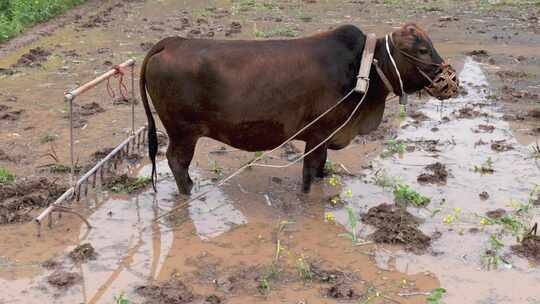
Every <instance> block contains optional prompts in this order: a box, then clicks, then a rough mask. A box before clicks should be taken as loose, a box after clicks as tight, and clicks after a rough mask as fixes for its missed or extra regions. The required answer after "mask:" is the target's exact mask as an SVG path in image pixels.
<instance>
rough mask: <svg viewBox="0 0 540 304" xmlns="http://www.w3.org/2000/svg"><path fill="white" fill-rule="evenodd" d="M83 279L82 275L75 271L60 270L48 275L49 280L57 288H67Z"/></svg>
mask: <svg viewBox="0 0 540 304" xmlns="http://www.w3.org/2000/svg"><path fill="white" fill-rule="evenodd" d="M81 280H82V278H81V276H80V275H79V274H78V273H75V272H67V271H63V270H58V271H55V272H53V273H52V274H51V275H49V276H48V277H47V282H49V284H51V285H52V286H54V287H56V288H62V289H67V288H69V287H71V286H73V285H75V284H76V283H78V282H80V281H81Z"/></svg>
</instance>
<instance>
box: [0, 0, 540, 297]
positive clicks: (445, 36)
mask: <svg viewBox="0 0 540 304" xmlns="http://www.w3.org/2000/svg"><path fill="white" fill-rule="evenodd" d="M539 18H540V6H539V5H538V2H537V1H529V2H528V3H524V1H523V2H520V1H499V2H497V1H459V3H455V2H454V1H430V0H422V1H387V0H384V1H383V0H379V1H377V0H375V1H332V0H326V1H322V0H313V1H307V0H304V1H301V0H295V1H278V0H271V1H270V0H269V1H248V0H234V1H221V0H220V1H190V0H184V1H173V0H162V1H143V0H123V1H122V0H109V1H105V0H90V1H87V3H86V4H84V5H82V6H80V7H78V8H76V9H74V10H72V11H70V12H68V13H67V14H66V15H64V16H61V17H59V18H57V19H55V20H52V21H50V22H48V23H46V24H42V25H38V26H36V27H35V28H33V29H30V30H29V31H28V32H27V33H26V34H24V35H22V36H21V37H18V38H16V39H14V40H12V41H10V42H8V43H6V44H3V45H0V168H4V169H6V170H8V171H9V172H11V173H12V174H13V175H14V180H13V178H11V177H5V179H6V182H5V183H4V182H2V183H0V241H1V242H0V304H2V303H44V302H45V303H186V304H187V303H212V304H214V303H298V304H299V303H344V302H345V303H426V302H427V303H460V304H461V303H527V304H528V303H540V292H539V291H538V283H540V272H539V266H538V263H540V236H539V235H536V230H535V229H533V228H534V224H535V223H536V222H538V220H539V219H540V216H539V215H540V213H539V211H538V208H539V207H540V192H539V191H540V189H538V187H539V185H540V148H539V147H538V143H537V140H538V137H539V136H540V103H539V94H540V81H539V77H540V52H539V49H540V21H539ZM407 21H415V22H418V23H419V24H420V25H421V26H422V27H424V28H426V29H427V31H428V33H429V34H430V36H431V37H432V40H433V41H434V43H435V47H436V48H437V49H438V51H439V53H440V54H441V55H442V56H443V57H445V58H448V60H449V61H450V62H451V63H452V64H453V65H454V66H456V67H457V68H458V72H459V75H460V79H461V81H462V88H461V94H460V96H459V97H457V98H454V99H451V100H449V101H445V102H443V103H441V102H439V101H435V100H432V99H429V98H426V97H422V98H418V97H413V96H411V97H412V98H411V99H412V100H411V102H410V103H411V104H410V105H409V106H408V108H407V112H406V113H400V110H399V107H398V105H397V102H396V101H395V100H392V101H388V103H387V107H386V111H385V120H384V123H383V124H382V125H381V126H380V127H379V128H378V130H376V131H375V132H373V133H372V134H369V135H367V136H362V137H358V138H356V139H355V140H354V143H353V144H351V145H350V146H349V147H347V148H346V149H344V150H342V151H337V152H336V151H331V152H330V154H329V160H330V162H329V163H328V166H327V171H328V172H329V173H330V174H329V177H328V178H326V179H324V180H321V181H319V182H318V183H316V184H315V185H314V186H313V188H312V191H311V193H310V194H309V195H305V194H301V191H300V183H301V178H300V176H301V174H300V173H301V166H300V165H295V166H292V167H289V168H287V169H269V168H254V169H250V170H247V171H245V172H244V173H242V174H241V175H240V176H238V177H237V178H235V179H233V180H231V181H230V182H228V183H227V184H226V185H225V186H224V187H222V188H220V189H219V190H218V191H215V192H212V193H210V194H209V195H208V196H207V197H206V198H204V199H201V200H197V201H195V202H193V203H192V204H190V205H189V206H188V207H187V208H182V209H181V210H180V211H179V212H175V213H173V214H172V215H170V216H166V217H164V218H161V219H160V220H155V219H157V218H158V217H159V216H160V215H163V214H165V213H166V212H167V211H168V210H171V209H172V208H175V206H178V205H179V204H181V203H182V201H183V198H182V197H179V196H178V194H177V192H176V186H175V183H174V180H173V178H172V174H171V172H170V169H169V168H168V166H167V162H166V160H165V159H164V158H163V156H161V158H160V161H159V163H158V172H159V183H158V185H157V187H158V190H159V191H158V193H157V194H154V192H153V191H152V190H151V187H149V186H148V185H149V183H148V179H147V177H148V176H149V175H150V168H149V166H148V163H147V158H146V154H145V150H143V149H141V150H140V152H139V153H138V154H137V153H132V154H131V155H128V156H126V157H125V158H124V160H123V163H122V165H121V166H119V168H118V169H117V170H115V171H114V172H108V174H107V176H106V177H104V180H103V181H101V182H102V184H103V185H102V186H101V187H98V189H97V190H96V191H90V193H89V195H88V197H86V198H83V199H82V200H81V201H80V202H78V203H74V204H73V206H72V207H73V209H74V210H77V211H78V212H79V213H81V214H83V215H84V217H85V218H86V219H87V220H88V222H89V224H90V225H91V226H92V229H88V227H87V225H86V224H85V223H83V222H81V221H80V219H79V218H78V217H77V216H76V215H73V214H69V213H62V217H61V219H60V218H59V217H58V214H57V213H55V214H54V219H55V224H54V225H53V227H52V229H48V228H47V229H44V231H43V235H42V236H41V237H40V238H38V237H36V230H35V225H34V224H33V223H32V219H33V217H34V216H36V215H37V214H39V212H40V211H41V210H43V208H44V207H46V206H47V205H49V204H50V203H52V202H53V201H54V200H55V199H56V198H57V197H58V196H59V195H61V194H62V193H63V191H65V189H67V188H68V186H69V183H68V182H69V170H70V167H69V166H70V161H69V146H68V143H69V120H68V118H69V116H68V113H67V105H66V103H65V102H64V101H63V94H64V92H66V91H68V90H70V89H73V88H75V87H77V86H78V85H81V84H83V83H84V82H86V81H88V80H91V79H92V78H94V77H95V76H97V75H98V74H101V73H102V72H105V71H107V70H108V69H110V68H111V66H112V65H114V64H117V63H121V62H123V61H125V60H127V59H129V58H135V59H136V60H137V61H138V62H140V60H141V59H142V58H143V56H144V54H145V52H146V51H147V50H148V49H149V48H151V46H152V45H153V44H154V43H155V42H157V41H159V40H160V39H161V38H164V37H167V36H171V35H181V36H185V37H196V38H206V39H290V38H294V37H297V36H303V35H309V34H313V33H317V32H320V31H324V30H327V29H330V28H333V27H336V26H338V25H340V24H344V23H351V24H355V25H357V26H359V27H360V28H361V29H362V30H364V31H365V32H374V33H376V34H377V35H378V36H381V35H383V34H385V33H388V32H390V31H392V30H393V29H394V28H396V27H398V26H400V25H401V24H403V23H404V22H407ZM137 68H138V67H137ZM135 74H136V75H135V76H136V79H135V80H136V81H135V83H138V81H137V80H138V78H137V75H138V72H137V73H135ZM116 81H117V79H114V80H112V82H111V87H112V89H113V90H114V91H115V94H114V95H115V97H114V98H112V97H111V96H110V95H109V94H108V92H107V89H106V86H105V85H102V86H100V87H98V88H97V89H96V90H93V91H91V92H90V93H89V94H87V95H84V97H81V98H79V99H77V100H76V106H75V111H74V117H75V118H76V123H75V127H76V134H75V138H76V144H75V149H76V155H77V162H76V167H75V169H76V171H77V172H78V173H79V174H80V173H82V172H85V171H86V170H87V169H88V168H90V167H91V166H92V165H93V164H95V163H96V161H98V160H99V159H101V158H102V157H104V156H105V155H106V154H107V152H109V151H111V148H113V147H114V146H116V145H117V144H118V143H120V142H121V141H122V140H123V139H124V138H125V137H126V136H127V134H128V132H129V130H130V127H131V126H130V120H129V119H130V115H131V114H130V106H129V101H127V100H124V99H122V98H118V96H119V92H118V89H117V82H116ZM126 82H127V85H128V87H129V85H130V80H129V78H127V79H126ZM135 90H136V92H138V87H135ZM137 98H138V93H137ZM145 123H146V117H145V116H144V111H143V110H142V107H141V106H140V104H137V111H136V126H142V125H143V124H145ZM161 139H162V141H161V143H162V145H161V149H162V150H164V149H165V147H166V138H165V137H162V138H161ZM302 150H303V143H300V142H294V143H293V144H291V145H288V146H286V148H284V149H282V150H281V151H278V152H276V153H275V154H274V155H272V157H270V158H269V159H268V160H267V162H268V163H276V162H280V161H283V160H290V159H293V158H294V156H295V155H297V154H298V153H299V152H300V151H302ZM253 157H254V155H253V153H247V152H242V151H238V150H235V149H234V148H232V147H227V146H224V145H223V144H221V143H219V142H216V141H213V140H209V139H201V140H200V141H199V143H198V146H197V151H196V157H195V159H194V161H193V163H192V166H191V168H190V170H191V175H192V177H195V178H194V179H195V184H196V187H195V191H196V192H200V191H205V190H206V189H209V188H210V187H211V185H212V184H213V183H215V182H216V181H217V180H219V178H221V177H224V176H226V175H227V174H228V173H232V172H233V171H234V170H235V169H236V168H238V167H239V166H241V165H242V164H244V163H245V162H247V161H249V160H251V159H252V158H253ZM514 282H516V283H514ZM517 282H519V284H517ZM512 283H514V284H512Z"/></svg>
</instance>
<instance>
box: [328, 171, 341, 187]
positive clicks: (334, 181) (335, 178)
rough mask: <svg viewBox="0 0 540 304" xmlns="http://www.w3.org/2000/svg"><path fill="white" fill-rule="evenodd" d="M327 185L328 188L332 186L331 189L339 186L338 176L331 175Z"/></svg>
mask: <svg viewBox="0 0 540 304" xmlns="http://www.w3.org/2000/svg"><path fill="white" fill-rule="evenodd" d="M328 184H329V185H330V186H333V187H336V186H339V185H341V179H340V178H339V176H337V175H335V174H333V175H332V176H331V177H330V178H329V179H328Z"/></svg>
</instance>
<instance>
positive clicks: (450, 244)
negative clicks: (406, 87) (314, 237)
mask: <svg viewBox="0 0 540 304" xmlns="http://www.w3.org/2000/svg"><path fill="white" fill-rule="evenodd" d="M460 80H461V81H462V85H463V87H464V89H465V90H466V91H467V92H468V93H467V94H466V95H464V96H460V97H458V98H455V99H452V100H450V101H445V102H444V104H442V105H441V103H440V102H438V101H435V100H430V101H428V102H427V103H426V104H425V105H423V106H421V107H420V108H419V111H421V112H422V113H424V114H425V115H426V116H427V119H425V120H424V121H420V122H414V120H413V119H411V118H408V119H407V120H406V121H404V122H403V123H402V127H401V129H400V130H399V131H398V138H397V139H398V140H402V141H404V142H406V146H411V147H414V151H412V152H405V153H403V155H402V156H401V157H398V156H392V157H386V158H381V157H379V158H377V159H376V160H374V161H373V169H372V170H367V171H366V172H365V173H366V174H367V176H366V177H365V178H363V179H361V180H359V179H350V180H347V181H346V182H345V185H344V189H351V190H352V193H353V196H352V198H349V199H347V201H348V202H349V205H350V206H351V207H352V208H353V209H355V210H356V211H358V212H361V213H364V212H367V210H368V209H369V208H371V207H373V206H376V205H379V204H381V203H384V202H387V203H392V202H393V200H394V196H393V193H392V188H391V187H390V188H387V189H383V188H381V187H380V186H376V185H375V184H374V182H373V180H374V179H377V177H376V176H379V178H381V176H382V174H381V172H385V176H386V177H387V178H391V177H393V178H399V180H400V181H401V183H405V184H408V185H411V186H412V187H413V188H414V189H415V190H417V191H418V192H419V193H421V194H423V195H426V196H428V197H431V204H430V205H428V207H427V208H426V209H417V208H410V207H409V208H408V210H409V211H410V212H412V213H415V214H416V215H417V216H419V217H421V218H422V219H423V220H424V221H425V222H424V223H423V224H422V225H421V227H420V228H421V230H423V231H424V232H425V233H426V234H428V235H431V234H433V233H434V232H440V233H441V236H440V237H439V238H437V239H436V240H435V241H434V242H432V249H431V252H430V253H428V254H423V255H415V254H412V253H408V252H404V251H396V252H391V253H390V252H389V251H387V250H384V251H379V252H378V253H377V254H376V255H377V258H376V260H377V262H378V265H379V267H382V268H386V269H389V268H390V269H397V270H398V271H402V272H405V273H409V274H413V273H420V272H423V271H431V272H433V273H434V274H436V275H437V277H438V278H439V279H440V281H441V286H442V287H444V288H446V289H447V290H448V295H447V297H445V303H538V301H540V298H539V297H538V291H537V288H536V287H535V286H537V284H538V282H539V281H540V272H539V271H538V269H537V268H534V266H533V267H531V266H530V265H529V263H528V261H526V260H524V259H522V258H519V257H517V256H515V255H510V254H508V253H509V252H510V249H509V245H512V244H515V242H516V239H515V237H513V236H511V235H508V234H506V235H503V236H499V238H501V241H502V242H504V244H505V245H506V246H505V247H504V249H503V251H504V253H502V255H503V256H505V261H506V262H507V263H504V262H500V263H499V267H498V269H497V270H491V271H488V270H485V269H483V267H482V263H483V256H484V253H485V252H486V249H488V248H489V246H490V235H491V234H493V233H495V232H496V228H495V226H494V225H481V224H480V221H481V220H482V218H483V217H485V213H486V212H487V211H490V210H494V209H497V208H503V209H505V210H506V211H507V212H511V211H512V210H513V209H514V210H515V208H516V206H517V204H518V202H521V203H527V202H528V200H529V194H530V192H531V190H533V189H534V187H535V185H537V184H540V172H539V170H538V168H537V167H536V165H535V162H534V160H532V159H530V158H528V157H529V155H530V154H529V153H530V150H529V148H528V147H527V146H523V145H520V144H519V143H518V141H517V140H516V139H515V137H514V135H513V134H512V131H511V129H510V126H509V124H508V123H507V122H505V121H503V120H502V119H501V116H502V115H501V113H499V112H498V107H497V105H494V104H492V103H491V102H490V100H489V98H488V96H489V93H490V92H489V84H488V82H487V80H486V76H485V75H484V73H483V72H482V70H481V68H480V66H479V64H478V63H476V62H475V61H473V60H471V59H470V58H467V59H466V61H465V64H464V67H463V70H462V71H461V74H460ZM460 109H461V111H460ZM463 109H465V110H463ZM435 143H436V144H435ZM430 146H431V147H430ZM501 147H502V148H501ZM505 147H512V149H510V150H507V151H501V149H502V150H506V149H507V148H505ZM412 149H413V148H407V150H409V151H410V150H412ZM494 149H495V150H499V152H498V151H495V150H494ZM488 159H489V160H490V161H491V163H492V165H491V167H492V169H493V170H494V172H493V173H492V174H481V173H480V172H475V169H474V168H475V166H476V167H477V168H479V167H481V166H482V165H483V164H484V165H485V166H488V165H486V162H487V161H488ZM435 162H440V163H442V164H445V165H446V168H447V170H448V171H449V176H448V179H447V182H446V185H436V184H435V185H434V184H421V183H419V182H417V177H418V176H419V175H420V174H421V173H423V172H425V169H424V167H425V166H426V165H429V164H433V163H435ZM476 171H477V170H476ZM486 173H487V172H486ZM383 178H384V177H383ZM482 192H485V193H487V196H486V195H485V194H483V195H480V194H481V193H482ZM349 194H350V192H349ZM481 196H482V197H483V198H482V197H481ZM342 197H347V196H346V195H345V193H343V195H342ZM530 212H531V217H532V220H531V223H534V222H535V220H536V221H537V220H538V219H539V218H540V217H539V216H538V215H539V212H538V210H537V209H535V208H533V210H532V211H530ZM335 217H336V219H337V221H338V222H340V223H341V224H342V225H344V226H345V227H349V223H348V219H347V213H346V211H345V209H342V210H339V211H337V212H335ZM362 229H364V226H363V225H362ZM370 232H371V229H369V227H366V228H365V229H364V230H362V233H361V234H362V236H365V235H367V234H369V233H370ZM507 254H508V255H507ZM509 282H519V284H512V291H510V290H509V289H508V283H509Z"/></svg>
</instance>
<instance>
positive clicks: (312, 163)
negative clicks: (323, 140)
mask: <svg viewBox="0 0 540 304" xmlns="http://www.w3.org/2000/svg"><path fill="white" fill-rule="evenodd" d="M319 143H320V141H309V142H307V143H306V151H305V152H306V153H307V152H309V151H310V150H311V149H313V148H315V147H316V146H317V145H318V144H319ZM327 150H328V146H327V145H326V144H324V145H322V146H320V147H319V148H317V149H316V150H315V151H313V152H312V153H311V154H310V155H308V156H306V157H305V158H304V168H303V171H302V175H303V179H302V191H303V192H304V193H308V192H309V190H310V189H311V183H312V182H313V179H314V178H315V177H323V176H324V164H325V163H326V156H327Z"/></svg>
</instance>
